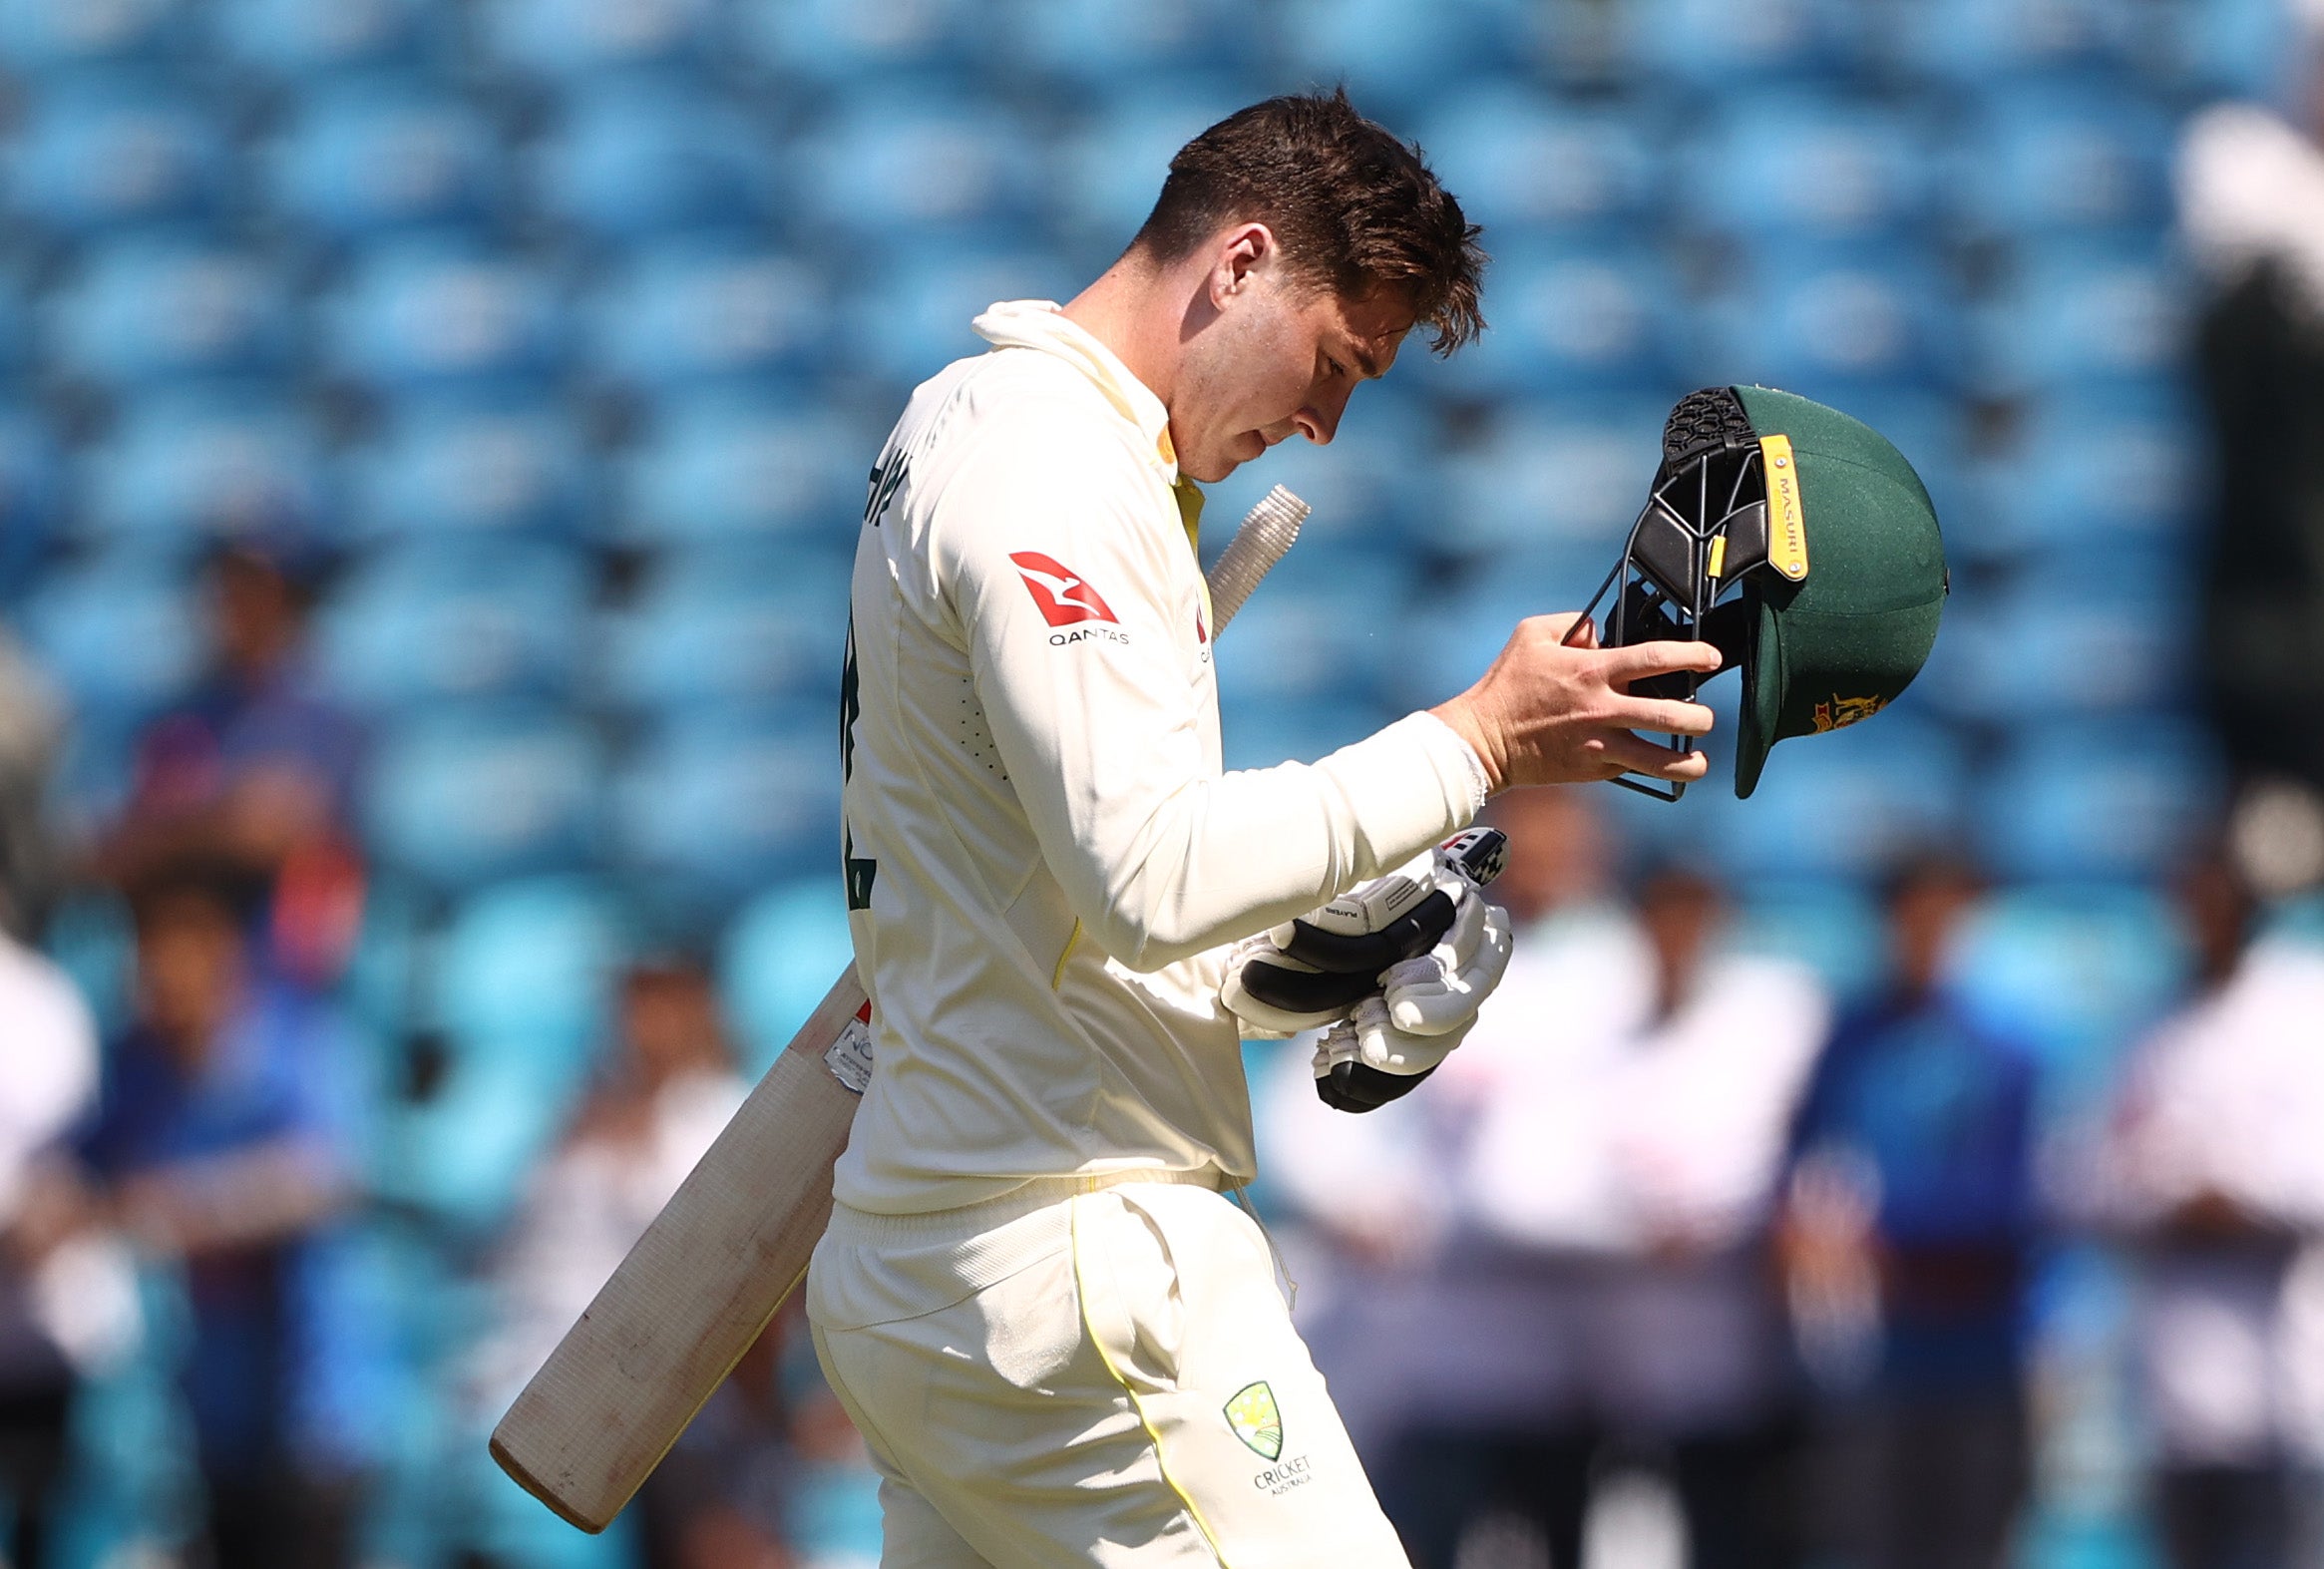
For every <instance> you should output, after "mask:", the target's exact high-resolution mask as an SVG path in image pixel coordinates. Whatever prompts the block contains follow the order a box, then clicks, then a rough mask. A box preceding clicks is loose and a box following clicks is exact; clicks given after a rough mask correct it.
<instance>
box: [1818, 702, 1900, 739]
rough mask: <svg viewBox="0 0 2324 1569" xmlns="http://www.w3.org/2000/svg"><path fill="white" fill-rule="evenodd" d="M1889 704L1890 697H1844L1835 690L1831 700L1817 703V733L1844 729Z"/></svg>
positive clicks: (1869, 716)
mask: <svg viewBox="0 0 2324 1569" xmlns="http://www.w3.org/2000/svg"><path fill="white" fill-rule="evenodd" d="M1887 706H1888V699H1887V698H1885V697H1842V696H1841V695H1840V694H1839V693H1837V692H1834V693H1832V697H1831V701H1830V702H1828V703H1817V704H1816V705H1815V714H1814V722H1815V733H1816V734H1817V735H1824V734H1827V733H1829V732H1830V731H1833V730H1839V729H1844V728H1846V727H1847V726H1849V725H1851V724H1857V723H1860V722H1861V721H1863V720H1866V719H1869V718H1871V717H1872V716H1873V715H1874V714H1876V713H1878V712H1879V711H1880V710H1881V709H1883V708H1885V707H1887Z"/></svg>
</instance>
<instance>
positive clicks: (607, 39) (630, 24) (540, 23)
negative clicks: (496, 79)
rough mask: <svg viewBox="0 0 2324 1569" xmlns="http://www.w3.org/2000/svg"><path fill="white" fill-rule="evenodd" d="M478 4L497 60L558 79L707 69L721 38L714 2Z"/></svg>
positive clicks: (516, 0)
mask: <svg viewBox="0 0 2324 1569" xmlns="http://www.w3.org/2000/svg"><path fill="white" fill-rule="evenodd" d="M479 9H480V10H481V12H482V16H481V18H480V20H481V22H482V24H483V25H482V28H481V31H482V34H483V38H484V43H485V47H486V48H487V49H488V50H489V51H490V52H491V54H492V55H493V56H494V57H495V58H496V59H497V60H499V61H500V62H501V63H502V64H504V65H507V66H511V67H513V68H515V69H516V70H519V71H522V72H525V73H527V74H530V75H534V76H542V77H548V78H552V79H556V80H560V81H568V80H575V79H582V78H587V77H591V76H605V75H612V74H616V73H622V74H626V73H636V72H645V71H663V72H669V73H671V74H672V75H680V74H685V73H700V72H705V71H707V70H708V69H709V68H710V67H711V66H712V65H714V64H715V62H716V59H717V53H718V45H719V42H720V40H719V34H718V22H719V20H720V17H719V10H720V8H719V6H718V4H717V0H654V3H653V4H650V5H639V4H637V3H636V0H488V3H487V4H485V5H483V6H482V7H480V8H479Z"/></svg>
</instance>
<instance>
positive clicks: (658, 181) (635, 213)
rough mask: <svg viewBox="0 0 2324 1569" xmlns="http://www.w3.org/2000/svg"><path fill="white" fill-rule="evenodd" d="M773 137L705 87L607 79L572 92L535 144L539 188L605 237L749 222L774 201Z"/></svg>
mask: <svg viewBox="0 0 2324 1569" xmlns="http://www.w3.org/2000/svg"><path fill="white" fill-rule="evenodd" d="M770 140H771V137H770V133H769V132H768V131H767V130H766V129H765V128H764V127H761V126H758V125H756V124H754V123H753V122H752V121H751V119H750V118H749V117H748V116H747V115H745V114H744V113H743V112H742V111H741V110H739V109H737V108H735V107H733V106H732V105H730V104H727V103H723V102H721V101H719V100H717V99H715V98H711V97H709V96H707V95H705V94H704V93H702V92H701V91H700V90H699V88H698V87H696V88H688V87H680V86H653V87H647V86H627V87H621V88H612V89H603V90H600V91H597V92H594V93H591V94H589V95H587V96H586V97H582V98H577V99H575V100H574V101H572V102H571V103H570V104H569V105H568V106H567V109H566V115H565V119H564V120H563V122H562V123H561V124H559V125H558V126H557V127H556V129H554V130H553V131H551V132H550V134H549V135H548V136H547V137H546V138H544V139H543V141H542V142H541V144H540V145H539V146H538V148H537V149H536V150H535V153H534V163H535V174H536V177H537V178H536V184H537V187H538V192H539V197H540V200H541V203H542V205H543V206H544V207H545V208H546V209H547V210H548V211H549V213H550V214H551V215H552V216H554V217H557V218H559V219H561V220H563V221H565V222H567V223H570V224H573V225H574V226H575V227H577V228H579V229H581V230H582V231H583V232H585V233H588V234H592V235H596V236H599V237H603V238H610V239H629V238H633V237H636V236H638V235H646V234H654V233H658V232H662V231H666V230H671V229H703V228H712V229H715V228H729V229H747V228H750V227H752V226H754V225H756V224H759V223H761V222H763V221H765V220H766V219H767V218H768V217H769V216H771V215H772V214H773V213H774V211H775V205H774V202H775V195H776V193H775V190H774V170H773V167H772V160H771V157H770V154H769V151H768V145H769V142H770Z"/></svg>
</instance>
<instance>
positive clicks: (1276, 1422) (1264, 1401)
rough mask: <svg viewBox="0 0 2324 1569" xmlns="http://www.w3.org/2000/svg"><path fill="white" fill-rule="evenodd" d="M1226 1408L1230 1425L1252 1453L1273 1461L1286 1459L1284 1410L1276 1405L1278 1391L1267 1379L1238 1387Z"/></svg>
mask: <svg viewBox="0 0 2324 1569" xmlns="http://www.w3.org/2000/svg"><path fill="white" fill-rule="evenodd" d="M1226 1411H1227V1425H1228V1426H1230V1427H1232V1428H1234V1429H1235V1436H1236V1437H1238V1438H1240V1439H1242V1440H1243V1442H1244V1443H1245V1444H1246V1445H1248V1446H1249V1448H1250V1449H1251V1452H1252V1453H1254V1454H1257V1455H1260V1456H1261V1457H1263V1458H1265V1459H1269V1460H1280V1459H1282V1458H1283V1413H1282V1412H1281V1411H1279V1410H1277V1409H1276V1408H1275V1391H1274V1390H1273V1389H1271V1388H1269V1387H1268V1386H1267V1381H1266V1380H1265V1379H1261V1380H1260V1381H1259V1382H1257V1383H1246V1384H1245V1385H1243V1387H1241V1388H1240V1389H1237V1390H1236V1391H1235V1397H1234V1398H1233V1399H1231V1400H1229V1401H1227V1405H1226Z"/></svg>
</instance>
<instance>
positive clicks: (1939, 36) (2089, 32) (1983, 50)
mask: <svg viewBox="0 0 2324 1569" xmlns="http://www.w3.org/2000/svg"><path fill="white" fill-rule="evenodd" d="M2134 10H2135V8H2133V7H2131V6H2128V5H2122V4H2118V3H2114V0H1938V3H1934V4H1928V5H1916V6H1908V7H1904V8H1902V9H1900V10H1898V11H1896V12H1895V13H1893V16H1892V19H1891V22H1890V25H1888V26H1887V27H1885V28H1883V29H1882V31H1881V36H1882V38H1883V39H1884V41H1885V44H1886V52H1887V53H1889V54H1890V55H1891V56H1892V58H1894V59H1895V60H1896V61H1897V62H1898V63H1899V64H1901V65H1902V66H1903V67H1904V68H1905V69H1906V70H1908V71H1910V72H1913V73H1915V74H1917V75H1921V76H1926V77H1930V78H1934V79H1936V80H1937V81H1939V82H1942V83H1944V84H1946V85H1948V86H1959V87H1989V86H1991V85H1993V84H1994V83H1995V82H1997V81H2000V80H2003V79H2006V78H2010V77H2020V78H2023V77H2031V76H2064V75H2070V74H2074V73H2079V72H2086V71H2094V70H2097V69H2099V68H2103V67H2105V66H2108V65H2113V64H2120V63H2121V60H2122V51H2123V46H2124V43H2125V41H2126V40H2125V29H2126V27H2127V26H2128V25H2130V24H2131V23H2132V19H2133V15H2134Z"/></svg>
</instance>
